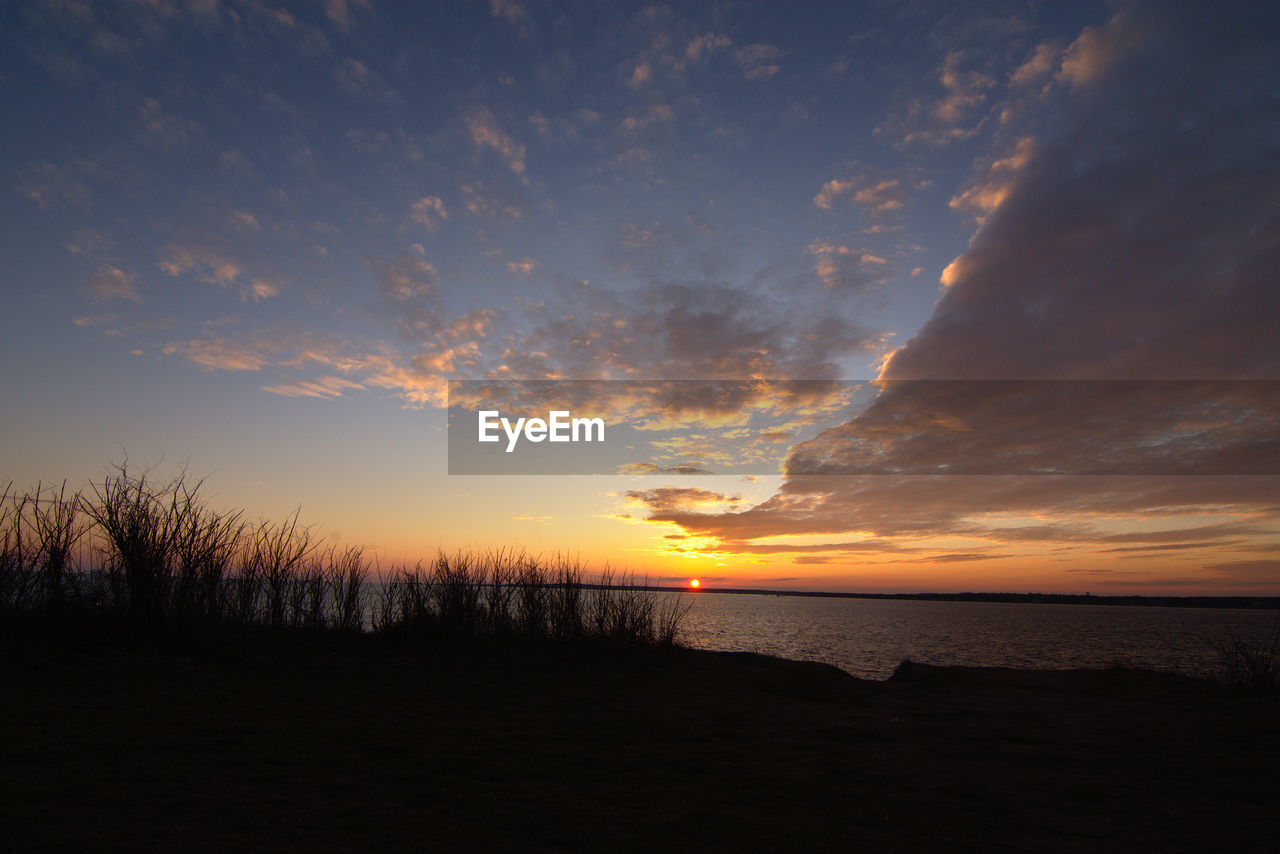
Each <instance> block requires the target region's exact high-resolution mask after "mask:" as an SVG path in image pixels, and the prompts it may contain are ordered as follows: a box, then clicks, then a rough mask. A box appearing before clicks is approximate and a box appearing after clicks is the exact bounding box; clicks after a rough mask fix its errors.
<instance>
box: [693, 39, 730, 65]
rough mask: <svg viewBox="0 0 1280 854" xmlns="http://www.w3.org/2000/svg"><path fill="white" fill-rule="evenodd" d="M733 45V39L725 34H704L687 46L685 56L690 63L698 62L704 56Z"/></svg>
mask: <svg viewBox="0 0 1280 854" xmlns="http://www.w3.org/2000/svg"><path fill="white" fill-rule="evenodd" d="M732 44H733V39H731V38H729V37H728V36H727V35H725V34H724V33H703V34H702V35H700V36H697V37H696V38H693V39H691V40H690V41H689V44H688V45H686V46H685V49H684V55H685V58H686V59H688V60H689V61H690V62H697V61H698V60H700V59H702V58H703V57H704V56H708V55H710V54H712V53H714V52H716V51H718V50H723V49H724V48H727V47H729V46H731V45H732Z"/></svg>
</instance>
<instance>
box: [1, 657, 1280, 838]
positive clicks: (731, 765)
mask: <svg viewBox="0 0 1280 854" xmlns="http://www.w3.org/2000/svg"><path fill="white" fill-rule="evenodd" d="M3 655H4V658H3V661H0V686H3V688H2V689H0V694H3V695H4V699H3V700H2V701H0V827H3V828H4V831H3V832H2V833H0V837H3V839H2V840H0V850H14V851H25V850H147V851H222V850H228V849H238V850H245V849H252V850H272V851H373V850H380V851H394V850H489V849H498V850H521V851H528V850H575V849H577V850H587V851H599V850H637V851H650V852H651V851H655V850H657V851H662V850H726V851H736V850H865V851H878V850H887V851H892V850H957V849H973V850H984V851H1000V850H1010V851H1013V850H1017V851H1023V850H1031V851H1097V850H1116V851H1121V850H1123V851H1169V850H1185V851H1213V850H1248V851H1254V850H1256V851H1265V850H1275V846H1276V845H1277V844H1280V843H1278V840H1277V837H1278V834H1280V822H1278V821H1277V818H1276V813H1275V810H1274V808H1275V804H1276V803H1277V802H1278V801H1280V773H1277V771H1278V766H1277V760H1278V759H1280V726H1277V724H1278V723H1280V706H1277V704H1276V702H1275V701H1274V700H1271V701H1268V700H1256V699H1248V698H1239V697H1236V698H1231V697H1222V696H1218V695H1216V694H1213V693H1212V692H1209V691H1207V690H1205V689H1204V688H1202V687H1201V686H1199V685H1198V684H1194V683H1191V682H1189V681H1184V680H1180V679H1178V678H1175V677H1167V676H1158V675H1155V674H1143V673H1135V672H1126V671H1115V670H1113V671H1096V672H1067V673H1035V672H1012V671H990V670H956V669H937V668H927V667H922V666H908V667H907V668H905V669H904V670H903V671H901V672H900V674H899V676H898V677H895V679H894V680H892V681H890V682H888V683H872V682H862V681H859V680H856V679H853V678H852V677H849V676H847V675H845V674H843V673H841V672H839V671H836V670H834V669H831V668H826V667H824V666H822V665H814V664H799V663H795V662H783V661H779V660H776V659H767V658H761V657H757V656H749V655H725V654H712V653H679V654H675V655H669V656H658V657H644V658H642V659H631V660H626V661H616V660H608V659H602V658H599V657H596V658H578V659H576V660H574V661H570V662H566V661H563V660H559V661H551V660H547V659H532V658H528V657H522V658H519V659H512V658H505V659H500V660H495V659H493V658H486V659H484V660H480V661H472V662H469V663H467V664H466V665H463V664H460V663H456V662H455V663H452V664H442V663H439V662H434V663H433V662H423V661H418V660H409V659H387V658H383V657H371V656H367V655H362V656H358V657H355V656H335V655H333V654H323V655H321V654H313V655H300V654H297V653H293V654H288V655H286V654H281V655H272V656H266V657H259V658H247V659H246V658H241V659H239V660H235V661H227V660H223V661H214V662H210V661H191V660H186V659H181V658H172V657H170V658H157V657H137V656H128V655H123V654H119V653H112V654H105V653H104V654H90V653H65V652H62V653H50V652H42V653H38V654H33V653H30V652H25V653H16V652H12V651H8V652H4V653H3Z"/></svg>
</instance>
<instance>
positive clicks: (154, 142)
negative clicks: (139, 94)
mask: <svg viewBox="0 0 1280 854" xmlns="http://www.w3.org/2000/svg"><path fill="white" fill-rule="evenodd" d="M138 119H139V121H140V122H141V125H142V140H143V141H144V142H145V143H147V144H148V145H151V146H154V147H156V148H162V149H177V148H186V147H188V146H190V145H192V144H193V143H194V142H196V141H197V140H198V139H199V138H200V137H201V136H202V135H203V130H202V128H201V127H200V124H199V123H198V122H196V121H195V120H194V119H183V118H180V117H179V116H176V115H174V114H173V113H171V112H169V111H168V110H166V109H165V108H164V106H163V105H162V104H161V103H160V101H158V100H157V99H155V98H146V99H145V100H143V102H142V106H141V107H139V108H138Z"/></svg>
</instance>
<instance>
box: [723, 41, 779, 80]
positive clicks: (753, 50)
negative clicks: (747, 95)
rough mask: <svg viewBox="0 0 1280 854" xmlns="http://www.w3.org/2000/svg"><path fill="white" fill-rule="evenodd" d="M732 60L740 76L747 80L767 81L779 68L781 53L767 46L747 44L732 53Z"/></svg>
mask: <svg viewBox="0 0 1280 854" xmlns="http://www.w3.org/2000/svg"><path fill="white" fill-rule="evenodd" d="M733 58H734V60H736V61H737V63H738V67H739V68H741V69H742V76H743V77H745V78H747V79H748V80H769V79H771V78H772V77H773V76H774V75H776V74H777V73H778V72H779V71H780V70H781V66H780V65H778V62H779V61H780V60H781V59H782V51H781V50H779V49H778V48H776V47H774V46H772V45H767V44H749V45H744V46H743V47H740V48H738V49H737V50H735V51H734V52H733Z"/></svg>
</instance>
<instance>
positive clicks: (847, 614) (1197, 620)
mask: <svg viewBox="0 0 1280 854" xmlns="http://www.w3.org/2000/svg"><path fill="white" fill-rule="evenodd" d="M683 601H684V602H690V601H692V604H693V607H692V608H691V609H690V611H689V613H688V616H687V617H686V619H685V623H684V629H685V631H684V636H683V640H684V642H685V643H687V644H689V645H690V646H695V647H699V648H702V649H723V650H740V651H748V652H761V653H765V654H768V655H777V656H782V657H785V658H797V659H805V660H810V661H823V662H826V663H828V664H834V665H835V666H836V667H839V668H841V669H843V670H847V671H848V672H849V673H852V674H853V675H855V676H860V677H863V678H868V679H887V678H888V677H889V676H890V675H892V673H893V670H894V668H895V667H897V666H898V665H899V664H900V663H902V661H903V660H904V659H908V658H909V659H911V660H912V661H919V662H923V663H927V664H939V665H971V666H986V667H1023V668H1040V669H1061V668H1078V667H1107V666H1110V665H1112V664H1116V663H1121V664H1125V665H1129V666H1133V667H1143V668H1150V669H1157V670H1177V671H1181V672H1185V673H1196V672H1199V671H1203V670H1204V669H1205V668H1207V667H1210V666H1211V665H1212V664H1213V661H1214V653H1213V649H1212V647H1211V646H1210V644H1209V642H1208V638H1209V637H1211V636H1214V635H1217V634H1221V632H1222V631H1223V627H1224V626H1225V625H1226V624H1228V623H1230V624H1231V625H1232V626H1234V627H1236V629H1237V630H1239V631H1242V632H1246V633H1260V632H1262V631H1264V630H1265V629H1266V628H1267V627H1269V626H1271V625H1272V623H1273V621H1274V620H1275V619H1276V614H1275V612H1274V611H1243V610H1230V609H1216V608H1165V607H1141V606H1120V605H1046V604H1027V603H1005V602H927V601H918V600H901V599H844V598H818V597H802V596H772V595H767V594H763V595H760V594H708V593H705V592H703V593H698V594H689V595H684V596H683Z"/></svg>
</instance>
